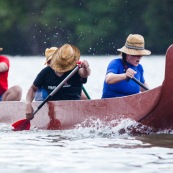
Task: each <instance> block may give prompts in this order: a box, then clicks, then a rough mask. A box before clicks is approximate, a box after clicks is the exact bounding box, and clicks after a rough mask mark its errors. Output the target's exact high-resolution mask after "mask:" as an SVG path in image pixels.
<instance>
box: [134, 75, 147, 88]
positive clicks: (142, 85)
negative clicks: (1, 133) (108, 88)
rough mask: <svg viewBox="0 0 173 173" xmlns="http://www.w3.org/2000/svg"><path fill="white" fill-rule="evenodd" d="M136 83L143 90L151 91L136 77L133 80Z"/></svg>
mask: <svg viewBox="0 0 173 173" xmlns="http://www.w3.org/2000/svg"><path fill="white" fill-rule="evenodd" d="M131 79H132V80H133V81H134V82H136V83H137V84H138V85H140V86H141V87H142V88H144V89H145V90H149V88H147V87H146V86H145V85H144V84H143V83H141V82H140V81H139V80H137V79H136V78H135V77H132V78H131Z"/></svg>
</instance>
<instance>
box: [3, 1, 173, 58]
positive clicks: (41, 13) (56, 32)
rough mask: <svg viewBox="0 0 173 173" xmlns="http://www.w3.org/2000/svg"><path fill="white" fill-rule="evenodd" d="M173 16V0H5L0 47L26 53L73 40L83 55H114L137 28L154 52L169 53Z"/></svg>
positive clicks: (16, 52)
mask: <svg viewBox="0 0 173 173" xmlns="http://www.w3.org/2000/svg"><path fill="white" fill-rule="evenodd" d="M172 18H173V1H172V0H138V1H137V0H106V1H100V0H39V1H36V0H0V47H3V48H4V51H3V54H8V55H25V56H26V55H43V54H44V50H45V48H47V47H51V46H57V47H59V46H61V45H62V44H65V43H70V44H74V45H76V46H78V47H79V49H80V50H81V54H82V55H110V54H116V53H117V51H116V49H117V48H120V47H122V46H123V45H124V43H125V40H126V38H127V36H128V35H129V34H135V33H138V34H141V35H143V36H144V38H145V43H146V46H145V47H146V49H149V50H151V51H152V54H165V51H166V49H167V48H168V46H169V45H170V44H172V43H173V41H172V40H173V19H172Z"/></svg>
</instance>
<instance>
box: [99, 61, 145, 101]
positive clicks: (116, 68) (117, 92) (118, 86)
mask: <svg viewBox="0 0 173 173" xmlns="http://www.w3.org/2000/svg"><path fill="white" fill-rule="evenodd" d="M127 67H128V68H131V69H133V70H135V71H136V72H137V73H136V74H135V76H134V77H135V78H136V79H138V80H139V81H140V82H142V83H144V82H145V80H144V77H143V73H144V70H143V67H142V65H141V64H139V65H138V66H133V65H131V64H129V63H127ZM108 73H114V74H122V73H125V68H124V64H123V62H122V59H120V58H119V59H114V60H112V61H111V62H110V63H109V65H108V68H107V72H106V74H108ZM139 92H140V86H139V85H138V84H137V83H136V82H134V81H133V80H129V81H128V80H123V81H120V82H118V83H115V84H107V83H106V82H105V81H104V85H103V94H102V98H111V97H122V96H127V95H132V94H136V93H139Z"/></svg>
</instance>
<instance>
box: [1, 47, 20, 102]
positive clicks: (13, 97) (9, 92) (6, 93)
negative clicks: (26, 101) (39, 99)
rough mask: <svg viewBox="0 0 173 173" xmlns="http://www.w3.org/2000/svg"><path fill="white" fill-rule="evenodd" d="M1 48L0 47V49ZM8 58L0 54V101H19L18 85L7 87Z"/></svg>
mask: <svg viewBox="0 0 173 173" xmlns="http://www.w3.org/2000/svg"><path fill="white" fill-rule="evenodd" d="M2 50H3V49H2V48H0V51H2ZM9 68H10V62H9V59H8V58H7V57H6V56H4V55H0V101H20V99H21V97H22V88H21V87H20V86H18V85H15V86H12V87H10V88H8V72H9Z"/></svg>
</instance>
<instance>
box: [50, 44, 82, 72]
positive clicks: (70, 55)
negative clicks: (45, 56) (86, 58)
mask: <svg viewBox="0 0 173 173" xmlns="http://www.w3.org/2000/svg"><path fill="white" fill-rule="evenodd" d="M79 59H80V51H79V49H78V48H77V47H76V46H73V45H70V44H64V45H63V46H62V47H60V48H59V49H57V50H56V51H55V53H54V54H53V56H52V60H51V64H50V66H51V68H52V69H53V70H55V71H57V72H66V71H69V70H72V69H73V68H74V67H75V66H76V63H77V61H78V60H79Z"/></svg>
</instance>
